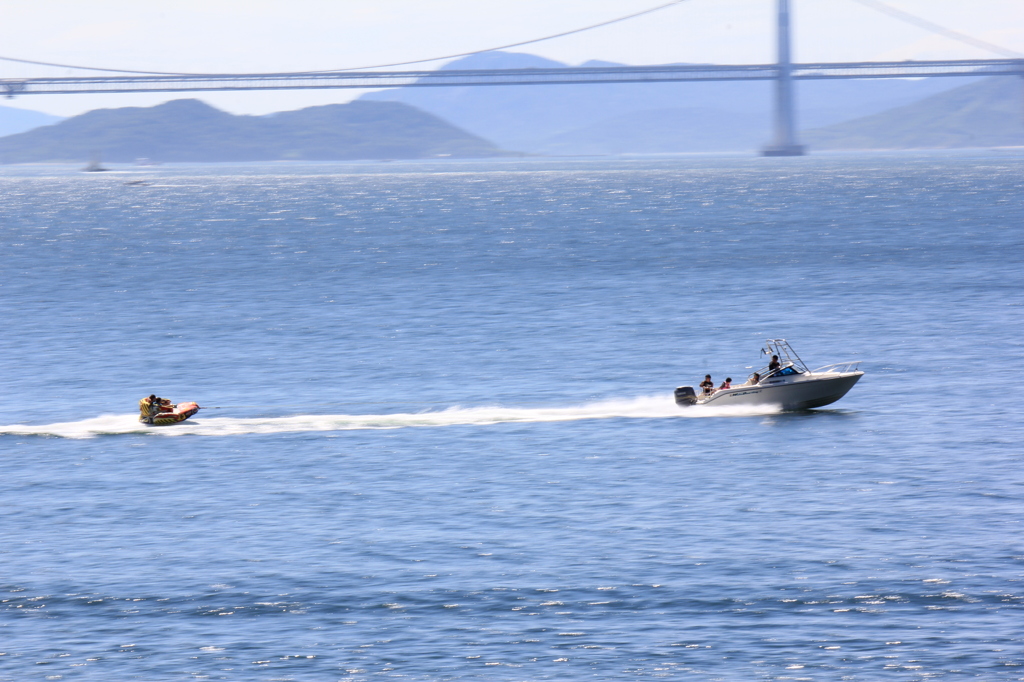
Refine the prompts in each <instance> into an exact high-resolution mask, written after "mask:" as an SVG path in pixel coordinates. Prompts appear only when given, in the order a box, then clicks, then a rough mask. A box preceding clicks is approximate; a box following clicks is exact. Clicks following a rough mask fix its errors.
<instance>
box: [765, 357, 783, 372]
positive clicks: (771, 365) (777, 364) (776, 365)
mask: <svg viewBox="0 0 1024 682" xmlns="http://www.w3.org/2000/svg"><path fill="white" fill-rule="evenodd" d="M781 367H782V363H781V362H779V356H778V355H773V356H772V361H771V362H769V363H768V371H769V372H774V371H775V370H777V369H779V368H781Z"/></svg>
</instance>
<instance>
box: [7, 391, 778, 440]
mask: <svg viewBox="0 0 1024 682" xmlns="http://www.w3.org/2000/svg"><path fill="white" fill-rule="evenodd" d="M778 411H779V410H778V408H775V407H771V406H766V405H762V406H737V407H704V406H694V407H687V408H681V407H679V406H677V405H676V404H675V401H674V400H673V399H672V396H664V395H659V396H647V397H640V398H631V399H627V400H605V401H601V402H595V403H587V404H584V405H575V406H571V407H539V408H520V407H450V408H448V409H446V410H441V411H438V412H419V413H415V414H411V413H404V414H306V415H296V416H293V417H260V418H254V419H244V418H243V419H238V418H231V417H213V418H203V417H202V414H203V413H202V412H200V413H199V415H198V416H196V417H193V418H191V419H189V420H188V421H186V422H184V423H181V424H174V425H172V426H146V425H145V424H141V423H139V421H138V417H137V416H136V415H104V416H100V417H94V418H92V419H83V420H82V421H76V422H62V423H58V424H43V425H40V426H30V425H22V424H13V425H10V426H0V435H16V436H51V437H52V436H56V437H59V438H93V437H96V436H108V435H121V434H131V433H144V434H147V435H160V436H185V435H192V436H236V435H243V434H254V433H255V434H258V433H297V432H302V431H352V430H358V429H403V428H409V427H417V426H418V427H423V426H456V425H464V426H467V425H477V426H485V425H488V424H503V423H508V422H527V423H528V422H561V421H577V420H581V419H613V418H617V417H627V418H633V419H669V418H674V419H678V418H700V417H751V416H759V415H768V414H775V413H777V412H778Z"/></svg>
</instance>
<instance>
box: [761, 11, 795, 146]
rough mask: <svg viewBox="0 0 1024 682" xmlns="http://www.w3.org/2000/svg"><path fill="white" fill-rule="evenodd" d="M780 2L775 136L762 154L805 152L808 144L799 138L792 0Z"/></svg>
mask: <svg viewBox="0 0 1024 682" xmlns="http://www.w3.org/2000/svg"><path fill="white" fill-rule="evenodd" d="M777 2H778V37H777V40H778V58H777V59H776V69H777V75H776V78H775V139H774V141H773V142H772V143H771V144H770V145H768V146H767V147H765V148H764V149H763V150H761V155H762V156H803V155H804V153H805V147H804V146H803V145H801V144H797V141H796V115H795V111H794V106H793V61H792V59H791V56H790V49H789V0H777Z"/></svg>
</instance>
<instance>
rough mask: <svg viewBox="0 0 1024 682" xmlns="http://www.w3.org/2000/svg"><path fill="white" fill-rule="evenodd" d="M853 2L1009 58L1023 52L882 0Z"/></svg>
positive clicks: (1019, 55) (1020, 55) (1021, 55)
mask: <svg viewBox="0 0 1024 682" xmlns="http://www.w3.org/2000/svg"><path fill="white" fill-rule="evenodd" d="M853 2H856V3H857V4H860V5H864V6H865V7H870V8H871V9H873V10H875V11H876V12H881V13H883V14H888V15H889V16H890V17H895V18H896V19H899V20H901V21H905V22H907V23H908V24H913V25H914V26H917V27H919V28H923V29H925V30H928V31H931V32H932V33H936V34H938V35H941V36H945V37H946V38H950V39H952V40H956V41H959V42H961V43H965V44H967V45H970V46H972V47H977V48H980V49H982V50H985V51H987V52H992V53H994V54H1001V55H1003V56H1004V57H1010V58H1020V57H1024V54H1021V53H1020V52H1015V51H1014V50H1009V49H1007V48H1005V47H1001V46H999V45H996V44H994V43H990V42H987V41H985V40H980V39H978V38H975V37H973V36H969V35H967V34H966V33H961V32H960V31H954V30H953V29H951V28H946V27H945V26H942V25H940V24H936V23H935V22H934V21H929V20H928V19H925V18H923V17H919V16H917V15H915V14H911V13H910V12H904V11H903V10H901V9H898V8H896V7H893V6H892V5H888V4H886V3H884V2H881V1H880V0H853Z"/></svg>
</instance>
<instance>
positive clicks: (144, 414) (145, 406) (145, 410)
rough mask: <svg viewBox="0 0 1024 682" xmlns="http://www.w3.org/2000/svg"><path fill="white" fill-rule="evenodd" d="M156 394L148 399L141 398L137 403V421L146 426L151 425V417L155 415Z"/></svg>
mask: <svg viewBox="0 0 1024 682" xmlns="http://www.w3.org/2000/svg"><path fill="white" fill-rule="evenodd" d="M156 399H157V398H156V394H155V393H153V394H151V395H150V396H149V397H148V398H143V399H142V400H140V401H139V421H142V422H145V423H147V424H152V423H153V415H154V414H156V411H157V408H156Z"/></svg>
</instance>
